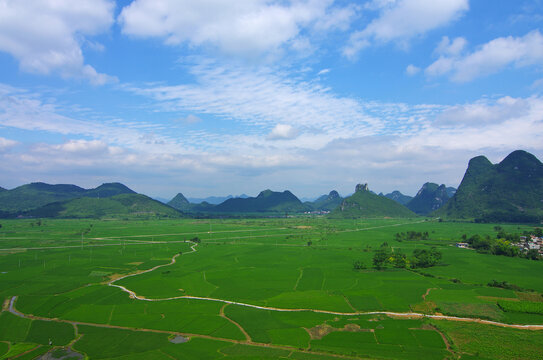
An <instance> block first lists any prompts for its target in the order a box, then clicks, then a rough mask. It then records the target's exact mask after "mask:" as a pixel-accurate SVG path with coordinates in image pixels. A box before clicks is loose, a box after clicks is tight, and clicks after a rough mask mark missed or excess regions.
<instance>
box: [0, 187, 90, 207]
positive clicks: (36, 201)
mask: <svg viewBox="0 0 543 360" xmlns="http://www.w3.org/2000/svg"><path fill="white" fill-rule="evenodd" d="M84 193H85V189H83V188H80V187H79V186H75V185H65V184H59V185H49V184H45V183H42V182H37V183H31V184H26V185H22V186H19V187H17V188H15V189H12V190H7V191H2V192H1V193H0V210H2V211H5V212H17V211H25V210H30V209H35V208H38V207H41V206H44V205H46V204H49V203H52V202H56V201H63V200H67V199H73V198H77V197H80V196H83V194H84Z"/></svg>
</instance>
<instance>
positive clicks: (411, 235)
mask: <svg viewBox="0 0 543 360" xmlns="http://www.w3.org/2000/svg"><path fill="white" fill-rule="evenodd" d="M394 239H395V240H396V241H399V242H402V241H404V240H405V241H411V240H429V239H430V235H429V234H428V231H425V232H420V231H418V232H417V231H408V232H405V233H403V232H402V233H396V235H394Z"/></svg>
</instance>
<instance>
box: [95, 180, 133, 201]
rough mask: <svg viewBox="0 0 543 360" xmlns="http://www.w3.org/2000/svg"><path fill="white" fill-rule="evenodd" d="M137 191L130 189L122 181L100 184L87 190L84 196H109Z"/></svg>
mask: <svg viewBox="0 0 543 360" xmlns="http://www.w3.org/2000/svg"><path fill="white" fill-rule="evenodd" d="M135 193H136V192H135V191H133V190H131V189H129V188H128V187H127V186H126V185H123V184H121V183H106V184H102V185H100V186H98V187H97V188H95V189H89V190H86V191H85V194H84V197H95V198H107V197H112V196H115V195H121V194H135Z"/></svg>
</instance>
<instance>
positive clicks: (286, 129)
mask: <svg viewBox="0 0 543 360" xmlns="http://www.w3.org/2000/svg"><path fill="white" fill-rule="evenodd" d="M298 135H299V131H298V130H296V129H295V128H294V127H292V126H291V125H288V124H277V125H276V126H275V127H274V128H273V129H272V131H271V132H270V133H269V135H268V137H267V138H268V140H285V139H288V140H290V139H294V138H296V137H298Z"/></svg>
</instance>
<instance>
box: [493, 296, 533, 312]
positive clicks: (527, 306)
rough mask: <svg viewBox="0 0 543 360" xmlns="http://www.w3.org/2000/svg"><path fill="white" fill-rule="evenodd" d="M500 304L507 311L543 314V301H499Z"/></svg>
mask: <svg viewBox="0 0 543 360" xmlns="http://www.w3.org/2000/svg"><path fill="white" fill-rule="evenodd" d="M542 300H543V299H542ZM498 306H499V307H500V308H501V309H502V310H503V311H506V312H519V313H526V314H540V315H543V302H528V301H522V302H520V301H507V300H500V301H498Z"/></svg>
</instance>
